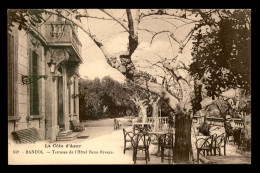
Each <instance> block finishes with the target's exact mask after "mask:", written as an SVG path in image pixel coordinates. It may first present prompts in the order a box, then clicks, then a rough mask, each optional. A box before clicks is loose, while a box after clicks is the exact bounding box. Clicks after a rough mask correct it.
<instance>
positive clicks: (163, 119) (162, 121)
mask: <svg viewBox="0 0 260 173" xmlns="http://www.w3.org/2000/svg"><path fill="white" fill-rule="evenodd" d="M158 119H159V124H162V125H164V124H168V117H158ZM147 122H148V123H154V118H153V117H147Z"/></svg>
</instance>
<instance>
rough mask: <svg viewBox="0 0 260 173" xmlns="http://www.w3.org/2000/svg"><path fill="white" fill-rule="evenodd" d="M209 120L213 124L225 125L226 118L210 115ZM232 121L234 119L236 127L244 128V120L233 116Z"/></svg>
mask: <svg viewBox="0 0 260 173" xmlns="http://www.w3.org/2000/svg"><path fill="white" fill-rule="evenodd" d="M207 121H208V122H209V124H211V125H215V126H224V119H223V118H215V117H208V118H207ZM231 121H234V124H235V128H244V124H243V120H242V119H240V118H233V119H232V120H231Z"/></svg>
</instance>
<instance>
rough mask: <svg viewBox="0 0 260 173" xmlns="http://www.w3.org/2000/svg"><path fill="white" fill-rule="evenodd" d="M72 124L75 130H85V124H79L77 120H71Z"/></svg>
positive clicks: (72, 128)
mask: <svg viewBox="0 0 260 173" xmlns="http://www.w3.org/2000/svg"><path fill="white" fill-rule="evenodd" d="M70 125H71V130H72V131H73V132H82V131H84V130H85V128H84V126H81V125H79V124H78V122H77V121H76V120H71V121H70Z"/></svg>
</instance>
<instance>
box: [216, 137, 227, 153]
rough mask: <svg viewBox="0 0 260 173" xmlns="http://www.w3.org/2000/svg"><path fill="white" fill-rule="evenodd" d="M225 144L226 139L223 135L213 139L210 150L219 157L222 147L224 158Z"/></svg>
mask: <svg viewBox="0 0 260 173" xmlns="http://www.w3.org/2000/svg"><path fill="white" fill-rule="evenodd" d="M226 142H227V137H226V134H225V133H223V134H221V135H219V136H216V137H215V139H214V140H213V143H212V149H213V151H214V155H216V152H217V151H218V153H219V155H221V148H222V147H223V148H224V156H225V155H226Z"/></svg>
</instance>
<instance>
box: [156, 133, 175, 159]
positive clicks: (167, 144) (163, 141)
mask: <svg viewBox="0 0 260 173" xmlns="http://www.w3.org/2000/svg"><path fill="white" fill-rule="evenodd" d="M159 140H160V143H159V144H160V146H161V162H162V163H163V160H164V157H165V156H164V154H165V150H166V149H168V150H172V153H173V155H172V158H173V157H174V142H175V138H174V134H173V133H167V134H164V135H163V136H162V137H161V138H160V139H159Z"/></svg>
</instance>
